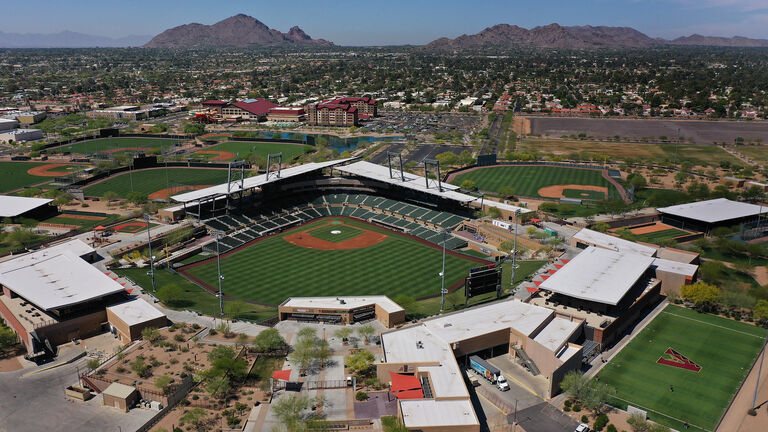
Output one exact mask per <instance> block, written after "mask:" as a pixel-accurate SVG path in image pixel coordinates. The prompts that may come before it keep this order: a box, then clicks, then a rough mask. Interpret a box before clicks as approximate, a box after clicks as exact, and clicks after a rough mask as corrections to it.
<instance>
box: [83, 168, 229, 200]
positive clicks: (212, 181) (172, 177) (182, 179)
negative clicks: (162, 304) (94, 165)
mask: <svg viewBox="0 0 768 432" xmlns="http://www.w3.org/2000/svg"><path fill="white" fill-rule="evenodd" d="M131 180H132V181H133V190H134V191H137V192H143V193H146V194H151V193H152V192H156V191H158V190H161V189H165V188H167V187H177V186H181V185H217V184H221V183H226V181H227V171H226V170H225V169H220V170H216V169H205V168H167V177H166V169H165V168H158V169H148V170H139V171H133V172H132V173H129V172H125V173H121V174H118V175H116V176H114V177H110V178H108V179H107V180H104V181H103V182H100V183H96V184H94V185H92V186H88V187H86V188H85V190H84V192H85V194H86V195H89V196H103V195H104V192H107V191H113V192H115V193H117V194H118V195H119V196H120V197H125V196H126V195H127V194H128V193H130V192H131ZM180 193H181V192H180Z"/></svg>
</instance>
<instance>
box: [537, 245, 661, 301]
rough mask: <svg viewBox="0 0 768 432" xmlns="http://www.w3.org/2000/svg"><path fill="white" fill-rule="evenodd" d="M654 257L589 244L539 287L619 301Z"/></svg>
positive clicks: (571, 295) (572, 295)
mask: <svg viewBox="0 0 768 432" xmlns="http://www.w3.org/2000/svg"><path fill="white" fill-rule="evenodd" d="M653 260H654V258H653V257H650V256H646V255H641V254H637V253H632V252H615V251H612V250H609V249H603V248H599V247H595V246H590V247H588V248H586V249H584V251H582V252H581V253H580V254H578V255H576V257H575V258H573V259H572V260H571V261H570V262H568V264H566V265H565V266H563V268H561V269H560V270H558V271H557V272H556V273H555V274H553V275H552V276H550V277H548V278H547V279H546V280H545V281H544V282H542V283H541V285H539V288H542V289H546V290H549V291H552V292H555V293H559V294H562V295H566V296H569V297H574V298H578V299H582V300H588V301H593V302H597V303H603V304H611V305H617V304H618V303H619V301H621V299H622V298H624V296H625V295H626V294H627V292H628V291H629V289H630V288H632V286H633V285H634V284H635V283H636V282H637V281H638V280H639V279H640V277H641V276H642V275H643V274H644V273H645V271H646V270H648V267H650V265H651V263H652V262H653Z"/></svg>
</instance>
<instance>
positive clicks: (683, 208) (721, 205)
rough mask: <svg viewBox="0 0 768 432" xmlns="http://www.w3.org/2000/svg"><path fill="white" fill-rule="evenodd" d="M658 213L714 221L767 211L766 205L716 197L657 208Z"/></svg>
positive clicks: (755, 214)
mask: <svg viewBox="0 0 768 432" xmlns="http://www.w3.org/2000/svg"><path fill="white" fill-rule="evenodd" d="M657 210H658V211H659V212H660V213H663V214H667V215H672V216H679V217H684V218H687V219H693V220H697V221H700V222H707V223H716V222H723V221H728V220H733V219H741V218H745V217H750V216H757V215H759V214H761V213H768V207H763V206H758V205H754V204H748V203H743V202H738V201H731V200H729V199H726V198H716V199H711V200H707V201H697V202H692V203H687V204H680V205H676V206H670V207H661V208H658V209H657Z"/></svg>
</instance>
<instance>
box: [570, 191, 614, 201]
mask: <svg viewBox="0 0 768 432" xmlns="http://www.w3.org/2000/svg"><path fill="white" fill-rule="evenodd" d="M563 196H564V197H566V198H576V199H582V200H593V201H600V200H604V199H606V196H605V194H604V193H602V192H599V191H593V190H586V189H563Z"/></svg>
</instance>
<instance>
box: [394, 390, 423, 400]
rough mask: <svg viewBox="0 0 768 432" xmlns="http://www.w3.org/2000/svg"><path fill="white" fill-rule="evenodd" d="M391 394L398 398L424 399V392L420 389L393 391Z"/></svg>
mask: <svg viewBox="0 0 768 432" xmlns="http://www.w3.org/2000/svg"><path fill="white" fill-rule="evenodd" d="M393 395H394V396H395V397H396V398H398V399H403V400H404V399H424V392H423V391H422V390H421V389H416V390H404V391H400V392H395V393H393Z"/></svg>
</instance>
